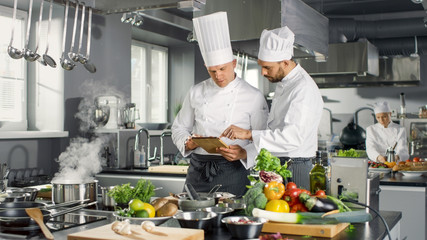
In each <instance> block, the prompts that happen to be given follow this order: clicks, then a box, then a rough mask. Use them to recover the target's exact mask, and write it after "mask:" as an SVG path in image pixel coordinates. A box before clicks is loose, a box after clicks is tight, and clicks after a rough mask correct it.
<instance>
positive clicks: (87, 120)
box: [52, 80, 127, 184]
mask: <svg viewBox="0 0 427 240" xmlns="http://www.w3.org/2000/svg"><path fill="white" fill-rule="evenodd" d="M107 85H109V84H105V83H102V82H95V81H93V80H87V81H85V82H84V83H83V84H82V85H81V88H80V91H81V93H82V96H83V99H82V101H81V102H80V104H79V109H78V110H79V111H78V113H76V115H75V117H76V118H77V119H79V120H80V132H82V133H89V134H84V135H85V136H90V135H92V137H93V138H92V139H91V140H89V139H86V138H81V137H77V138H73V139H71V140H70V146H68V147H67V149H66V150H65V151H64V152H63V153H61V154H60V155H59V157H58V159H57V161H58V163H59V171H58V172H57V173H55V176H54V178H53V179H52V182H54V183H74V184H77V183H78V184H80V183H87V182H92V181H93V180H94V176H95V174H97V173H99V172H101V170H102V166H103V165H105V161H106V160H105V159H103V158H101V156H100V155H101V150H102V149H103V147H104V146H105V144H106V143H108V142H109V137H108V136H106V135H103V137H100V136H96V135H95V136H94V135H93V134H94V132H93V131H91V130H93V129H95V127H96V123H95V122H94V111H95V98H96V97H97V96H101V95H104V96H105V95H114V96H118V97H119V98H120V99H121V103H120V104H119V108H120V107H122V105H123V106H124V104H125V102H126V100H127V99H126V98H125V97H124V94H123V93H122V92H120V91H118V90H116V89H114V88H111V87H108V86H107Z"/></svg>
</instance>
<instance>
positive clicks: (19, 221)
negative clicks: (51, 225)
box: [0, 202, 96, 230]
mask: <svg viewBox="0 0 427 240" xmlns="http://www.w3.org/2000/svg"><path fill="white" fill-rule="evenodd" d="M94 204H96V202H91V203H85V204H81V205H78V206H75V207H72V208H68V209H65V210H62V211H58V212H55V213H52V212H50V211H48V210H41V212H42V214H43V222H44V223H46V222H47V221H49V219H51V218H54V217H57V216H61V215H64V214H66V213H70V212H74V211H77V210H79V209H82V208H85V207H88V206H91V205H94ZM0 227H1V228H2V229H17V228H24V229H25V228H27V229H28V228H32V229H34V230H37V229H40V227H39V225H38V224H37V222H36V221H34V219H32V218H31V217H29V216H28V215H27V213H26V212H25V209H6V210H3V211H0Z"/></svg>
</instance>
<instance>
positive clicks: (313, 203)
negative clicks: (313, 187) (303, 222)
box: [299, 193, 338, 212]
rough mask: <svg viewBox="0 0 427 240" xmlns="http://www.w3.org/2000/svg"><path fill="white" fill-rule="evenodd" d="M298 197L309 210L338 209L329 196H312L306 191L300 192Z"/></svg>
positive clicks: (326, 210) (327, 210)
mask: <svg viewBox="0 0 427 240" xmlns="http://www.w3.org/2000/svg"><path fill="white" fill-rule="evenodd" d="M299 199H300V201H301V202H302V203H303V204H304V206H305V207H306V208H307V209H308V211H310V212H329V211H332V210H337V209H338V205H337V204H336V203H335V202H334V201H332V200H331V199H329V198H318V197H312V196H310V195H308V194H307V193H301V194H300V195H299Z"/></svg>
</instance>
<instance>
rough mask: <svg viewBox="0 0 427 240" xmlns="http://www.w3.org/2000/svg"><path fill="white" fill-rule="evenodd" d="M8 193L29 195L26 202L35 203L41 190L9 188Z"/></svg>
mask: <svg viewBox="0 0 427 240" xmlns="http://www.w3.org/2000/svg"><path fill="white" fill-rule="evenodd" d="M6 192H7V193H28V194H29V195H30V196H29V197H26V198H25V201H34V200H36V198H37V193H38V192H39V190H38V189H37V188H8V189H7V190H6Z"/></svg>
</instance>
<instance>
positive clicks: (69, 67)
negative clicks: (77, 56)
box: [60, 0, 77, 70]
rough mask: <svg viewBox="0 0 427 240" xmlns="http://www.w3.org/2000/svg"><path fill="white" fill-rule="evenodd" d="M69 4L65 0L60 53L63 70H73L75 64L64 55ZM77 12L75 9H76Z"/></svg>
mask: <svg viewBox="0 0 427 240" xmlns="http://www.w3.org/2000/svg"><path fill="white" fill-rule="evenodd" d="M69 6H70V2H69V1H68V0H66V3H65V13H64V32H63V35H62V55H61V60H60V61H61V67H62V68H63V69H65V70H73V68H74V67H75V66H76V65H75V64H74V63H73V62H71V61H70V60H69V59H67V58H66V57H65V40H66V37H67V22H68V21H67V19H68V8H69ZM76 12H77V10H76Z"/></svg>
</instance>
